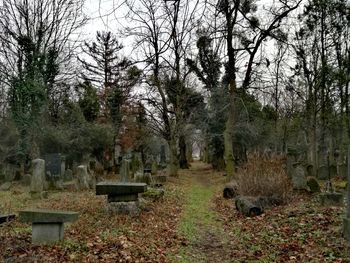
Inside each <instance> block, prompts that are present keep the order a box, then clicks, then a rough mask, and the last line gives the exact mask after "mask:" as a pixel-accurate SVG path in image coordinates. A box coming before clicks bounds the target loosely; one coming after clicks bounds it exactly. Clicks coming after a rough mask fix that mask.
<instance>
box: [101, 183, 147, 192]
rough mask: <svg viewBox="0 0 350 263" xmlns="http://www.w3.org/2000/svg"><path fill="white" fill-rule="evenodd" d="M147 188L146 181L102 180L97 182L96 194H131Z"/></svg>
mask: <svg viewBox="0 0 350 263" xmlns="http://www.w3.org/2000/svg"><path fill="white" fill-rule="evenodd" d="M146 190H147V184H145V183H119V182H101V183H98V184H96V195H131V194H138V193H143V192H145V191H146Z"/></svg>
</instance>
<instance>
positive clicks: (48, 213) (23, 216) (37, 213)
mask: <svg viewBox="0 0 350 263" xmlns="http://www.w3.org/2000/svg"><path fill="white" fill-rule="evenodd" d="M78 216H79V213H77V212H71V211H57V210H46V209H30V210H23V211H20V212H19V218H20V220H21V221H22V222H27V223H63V222H71V221H74V220H76V219H77V218H78Z"/></svg>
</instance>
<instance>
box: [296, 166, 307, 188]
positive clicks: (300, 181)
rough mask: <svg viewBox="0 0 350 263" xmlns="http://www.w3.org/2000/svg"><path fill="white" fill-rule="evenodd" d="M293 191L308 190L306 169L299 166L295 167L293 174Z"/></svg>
mask: <svg viewBox="0 0 350 263" xmlns="http://www.w3.org/2000/svg"><path fill="white" fill-rule="evenodd" d="M292 183H293V189H295V190H307V180H306V175H305V171H304V168H303V167H302V166H301V165H299V164H297V165H295V166H294V170H293V173H292Z"/></svg>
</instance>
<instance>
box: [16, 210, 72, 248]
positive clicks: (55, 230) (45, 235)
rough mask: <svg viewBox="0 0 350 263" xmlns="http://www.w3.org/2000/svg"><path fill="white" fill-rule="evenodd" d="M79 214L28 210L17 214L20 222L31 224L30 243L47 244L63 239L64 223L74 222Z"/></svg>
mask: <svg viewBox="0 0 350 263" xmlns="http://www.w3.org/2000/svg"><path fill="white" fill-rule="evenodd" d="M78 216H79V214H78V213H77V212H72V211H55V210H46V209H30V210H23V211H20V212H19V218H20V221H22V222H26V223H32V242H33V243H34V244H47V243H53V242H57V241H61V240H63V238H64V223H65V222H71V221H75V220H76V219H77V218H78Z"/></svg>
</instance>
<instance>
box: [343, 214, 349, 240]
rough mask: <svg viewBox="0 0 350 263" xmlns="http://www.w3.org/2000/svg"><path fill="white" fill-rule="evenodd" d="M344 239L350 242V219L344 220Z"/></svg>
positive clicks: (345, 218)
mask: <svg viewBox="0 0 350 263" xmlns="http://www.w3.org/2000/svg"><path fill="white" fill-rule="evenodd" d="M343 237H344V238H345V239H346V240H347V241H350V218H347V217H344V218H343Z"/></svg>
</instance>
